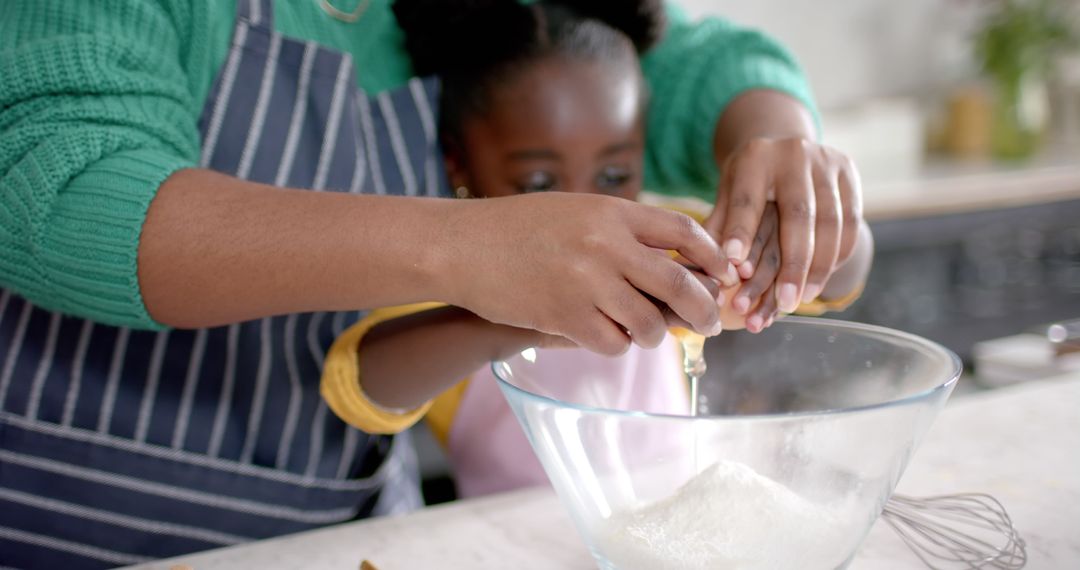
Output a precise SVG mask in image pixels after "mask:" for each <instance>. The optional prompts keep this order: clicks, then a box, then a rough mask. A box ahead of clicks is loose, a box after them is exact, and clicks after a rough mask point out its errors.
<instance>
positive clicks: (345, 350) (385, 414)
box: [319, 303, 452, 434]
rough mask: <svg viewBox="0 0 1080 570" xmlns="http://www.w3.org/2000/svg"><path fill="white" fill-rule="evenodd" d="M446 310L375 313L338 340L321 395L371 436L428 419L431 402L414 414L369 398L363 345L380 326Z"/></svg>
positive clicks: (420, 306) (418, 307) (422, 307)
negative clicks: (362, 361)
mask: <svg viewBox="0 0 1080 570" xmlns="http://www.w3.org/2000/svg"><path fill="white" fill-rule="evenodd" d="M443 306H445V305H443V304H441V303H416V304H413V305H402V306H400V307H387V308H383V309H375V310H374V311H371V312H370V313H368V315H367V316H366V317H364V318H363V319H361V320H360V322H358V323H356V324H355V325H353V326H351V327H349V328H348V329H346V330H345V332H343V333H341V336H339V337H337V338H336V339H335V340H334V344H333V345H331V347H330V350H329V351H327V353H326V359H325V360H324V361H323V373H322V381H321V383H320V385H319V391H320V393H321V394H322V397H323V400H325V401H326V405H327V406H328V407H329V408H330V409H331V410H332V411H333V412H334V414H335V415H337V417H338V418H340V419H341V421H343V422H345V423H347V424H349V425H351V426H353V427H355V428H357V429H360V430H363V431H366V432H367V433H373V434H393V433H400V432H402V431H405V430H406V429H409V428H410V427H412V425H413V424H415V423H416V422H417V421H419V420H420V418H422V417H424V414H426V413H427V411H428V409H429V408H431V405H432V403H431V402H426V403H424V404H421V405H420V406H419V407H417V408H415V409H413V410H389V409H386V408H383V407H381V406H379V405H378V404H376V403H375V402H372V401H371V399H370V398H368V397H367V394H365V393H364V389H363V386H362V384H363V382H362V379H361V378H360V343H362V342H363V341H364V336H365V335H367V333H368V332H369V331H371V329H373V328H375V326H376V325H378V324H379V323H382V322H385V321H389V320H392V319H397V318H400V317H404V316H406V315H411V314H413V313H419V312H422V311H428V310H431V309H435V308H438V307H443ZM451 418H452V413H451Z"/></svg>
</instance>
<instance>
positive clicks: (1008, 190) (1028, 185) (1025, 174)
mask: <svg viewBox="0 0 1080 570" xmlns="http://www.w3.org/2000/svg"><path fill="white" fill-rule="evenodd" d="M640 200H641V201H642V202H644V203H646V204H653V205H675V206H678V207H682V208H684V209H687V210H691V211H697V212H701V213H702V214H703V215H707V214H708V213H709V211H711V209H712V205H711V204H709V203H706V202H703V201H701V200H699V199H697V198H672V197H669V196H664V195H660V194H656V193H654V192H648V191H646V192H643V193H642V194H641V198H640ZM1066 200H1080V148H1074V147H1061V148H1053V149H1048V150H1047V151H1046V152H1044V153H1043V154H1041V155H1039V156H1036V157H1033V158H1031V159H1030V160H1028V161H1026V162H1016V163H1003V162H994V161H991V160H958V159H944V158H934V159H929V160H928V161H927V162H926V163H924V164H923V165H922V167H921V168H920V169H919V171H918V172H917V173H913V174H910V175H903V176H898V177H894V178H885V179H875V178H873V177H870V178H866V179H864V180H863V213H864V215H865V217H866V219H867V220H869V221H871V222H875V221H884V220H896V219H910V218H924V217H929V216H941V215H947V214H962V213H968V212H978V211H985V210H995V209H1003V208H1015V207H1020V206H1031V205H1037V204H1047V203H1053V202H1062V201H1066Z"/></svg>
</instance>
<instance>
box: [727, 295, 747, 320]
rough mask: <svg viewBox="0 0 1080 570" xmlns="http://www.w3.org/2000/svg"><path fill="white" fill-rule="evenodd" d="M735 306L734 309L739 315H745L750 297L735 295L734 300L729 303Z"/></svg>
mask: <svg viewBox="0 0 1080 570" xmlns="http://www.w3.org/2000/svg"><path fill="white" fill-rule="evenodd" d="M731 304H732V306H734V307H735V311H736V312H737V313H739V314H740V315H745V314H746V312H747V311H749V310H750V297H747V296H746V295H739V296H738V297H735V300H734V301H733V302H732V303H731Z"/></svg>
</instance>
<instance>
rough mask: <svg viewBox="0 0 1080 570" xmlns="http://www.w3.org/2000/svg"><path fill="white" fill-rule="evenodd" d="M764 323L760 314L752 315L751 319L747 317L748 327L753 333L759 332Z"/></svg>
mask: <svg viewBox="0 0 1080 570" xmlns="http://www.w3.org/2000/svg"><path fill="white" fill-rule="evenodd" d="M762 324H763V323H762V321H761V316H759V315H752V316H751V317H750V318H749V319H746V328H747V330H749V331H750V332H753V333H756V332H759V331H760V330H761V325H762Z"/></svg>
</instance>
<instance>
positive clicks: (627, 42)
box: [394, 0, 666, 137]
mask: <svg viewBox="0 0 1080 570" xmlns="http://www.w3.org/2000/svg"><path fill="white" fill-rule="evenodd" d="M394 14H395V15H396V16H397V20H398V23H399V25H400V26H401V28H402V30H404V32H405V47H406V49H407V50H408V52H409V55H410V56H411V58H412V63H413V68H414V70H415V71H416V73H417V74H418V75H438V76H439V77H440V78H441V79H442V84H443V92H442V100H441V103H440V117H441V120H440V123H441V124H440V128H441V129H442V130H443V133H444V135H450V136H453V137H457V135H458V134H459V133H460V126H461V121H462V119H463V118H465V117H467V116H470V115H472V114H475V113H482V112H483V111H484V109H485V108H486V106H487V104H488V102H489V98H490V97H489V95H490V93H491V92H492V88H493V87H495V86H496V85H498V84H500V83H505V82H506V81H508V80H509V79H511V78H512V75H513V74H514V73H515V72H519V71H520V70H521V69H523V68H525V67H526V66H527V64H528V63H530V62H532V61H536V60H539V59H542V58H546V57H550V56H567V57H571V58H577V59H586V60H596V61H604V62H606V61H613V62H615V61H618V60H621V59H623V58H626V57H628V56H633V55H635V53H636V54H641V53H643V52H645V51H646V50H647V49H649V48H650V47H651V46H652V45H653V44H655V43H656V42H657V41H658V40H659V39H660V37H661V36H662V35H663V32H664V28H665V25H666V19H665V17H664V5H663V2H662V1H661V0H577V1H574V0H540V1H539V2H535V3H531V4H523V3H521V2H520V1H519V0H395V2H394Z"/></svg>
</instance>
